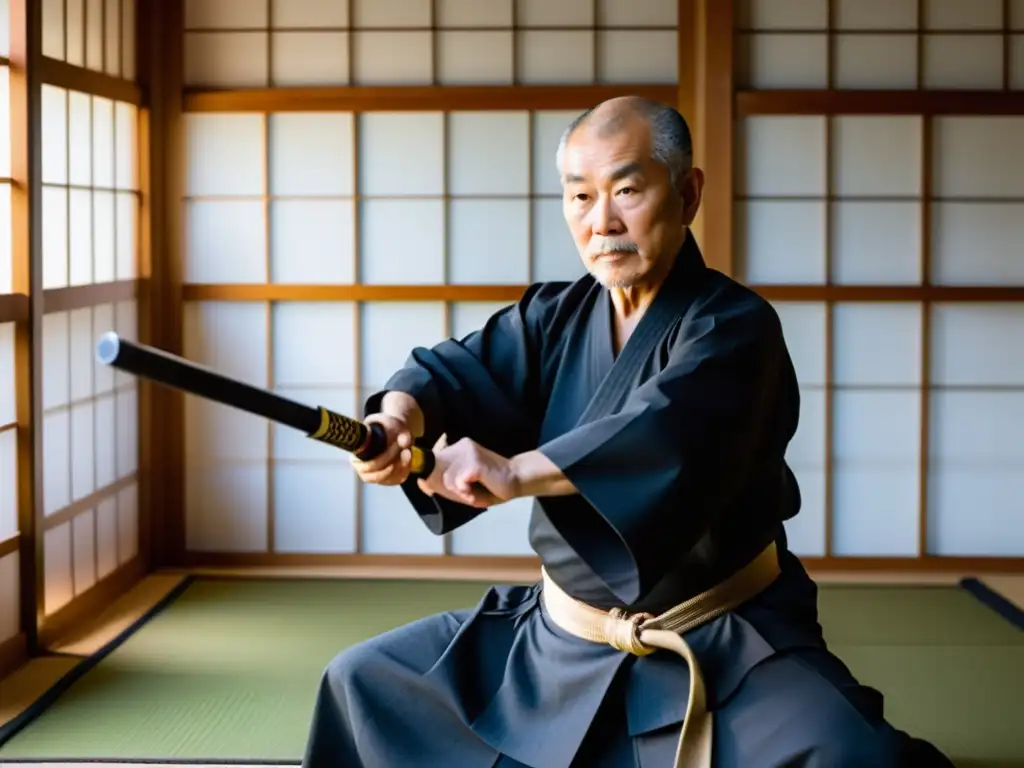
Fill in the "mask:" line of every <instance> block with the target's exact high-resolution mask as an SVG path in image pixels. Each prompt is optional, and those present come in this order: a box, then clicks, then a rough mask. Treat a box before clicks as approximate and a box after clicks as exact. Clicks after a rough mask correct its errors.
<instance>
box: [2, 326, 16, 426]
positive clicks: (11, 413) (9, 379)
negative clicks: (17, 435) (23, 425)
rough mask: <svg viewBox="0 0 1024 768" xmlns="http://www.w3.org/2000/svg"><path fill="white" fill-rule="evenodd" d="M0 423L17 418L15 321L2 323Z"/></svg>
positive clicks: (9, 422)
mask: <svg viewBox="0 0 1024 768" xmlns="http://www.w3.org/2000/svg"><path fill="white" fill-rule="evenodd" d="M0 372H2V373H0V425H4V424H11V423H13V422H14V420H15V419H16V418H17V403H16V401H15V399H14V392H15V383H14V382H15V380H14V323H12V322H6V323H0Z"/></svg>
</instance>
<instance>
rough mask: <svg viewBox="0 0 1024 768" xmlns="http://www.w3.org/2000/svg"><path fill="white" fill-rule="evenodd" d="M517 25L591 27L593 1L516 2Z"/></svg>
mask: <svg viewBox="0 0 1024 768" xmlns="http://www.w3.org/2000/svg"><path fill="white" fill-rule="evenodd" d="M515 2H516V23H517V24H518V25H519V26H520V27H591V26H593V25H594V3H593V2H592V0H560V1H559V2H557V3H551V2H547V0H515Z"/></svg>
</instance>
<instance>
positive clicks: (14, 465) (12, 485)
mask: <svg viewBox="0 0 1024 768" xmlns="http://www.w3.org/2000/svg"><path fill="white" fill-rule="evenodd" d="M17 532H18V433H17V431H16V430H14V429H5V430H4V431H3V432H0V541H2V540H4V539H9V538H10V537H11V536H13V535H14V534H16V533H17Z"/></svg>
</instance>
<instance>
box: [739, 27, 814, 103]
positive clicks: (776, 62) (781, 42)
mask: <svg viewBox="0 0 1024 768" xmlns="http://www.w3.org/2000/svg"><path fill="white" fill-rule="evenodd" d="M736 40H737V50H736V79H737V81H738V85H739V86H740V87H742V88H750V89H757V90H770V89H774V88H824V87H825V86H826V85H827V84H828V39H827V37H826V36H825V35H823V34H822V35H819V34H813V33H811V34H792V35H789V34H785V33H774V32H773V33H767V34H753V35H751V34H741V35H739V36H738V37H737V39H736Z"/></svg>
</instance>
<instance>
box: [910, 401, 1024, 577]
mask: <svg viewBox="0 0 1024 768" xmlns="http://www.w3.org/2000/svg"><path fill="white" fill-rule="evenodd" d="M930 418H931V424H930V438H931V453H932V458H931V462H930V472H929V483H928V500H929V504H928V549H929V553H931V554H935V555H960V556H984V555H1002V556H1015V557H1020V556H1024V526H1022V525H1021V524H1020V499H1022V498H1024V442H1022V441H1021V439H1020V425H1021V424H1022V423H1024V392H1022V391H1020V390H1017V391H1008V392H991V391H990V392H970V391H968V392H957V391H946V392H941V391H940V392H934V393H933V394H932V397H931V416H930Z"/></svg>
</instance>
